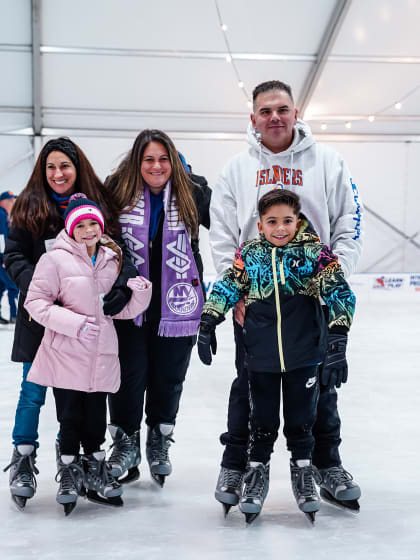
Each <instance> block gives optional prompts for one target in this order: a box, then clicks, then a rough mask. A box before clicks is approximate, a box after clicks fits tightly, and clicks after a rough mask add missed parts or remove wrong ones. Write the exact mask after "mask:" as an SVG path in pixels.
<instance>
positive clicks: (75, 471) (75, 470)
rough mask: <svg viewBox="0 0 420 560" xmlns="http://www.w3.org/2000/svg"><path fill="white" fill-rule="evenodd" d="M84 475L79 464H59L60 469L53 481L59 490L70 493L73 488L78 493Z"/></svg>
mask: <svg viewBox="0 0 420 560" xmlns="http://www.w3.org/2000/svg"><path fill="white" fill-rule="evenodd" d="M84 477H85V473H84V471H83V468H82V466H81V465H80V464H79V463H76V462H74V463H69V464H68V465H66V464H64V463H60V468H59V469H58V471H57V474H56V475H55V481H56V482H59V483H60V490H62V491H70V490H73V489H74V488H75V489H76V490H77V492H80V489H81V487H82V486H83V481H84Z"/></svg>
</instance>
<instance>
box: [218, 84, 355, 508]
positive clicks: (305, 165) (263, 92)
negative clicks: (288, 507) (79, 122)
mask: <svg viewBox="0 0 420 560" xmlns="http://www.w3.org/2000/svg"><path fill="white" fill-rule="evenodd" d="M248 142H249V148H248V150H247V151H244V152H241V153H239V154H237V155H236V156H234V157H233V158H232V159H231V160H230V161H229V162H228V163H227V164H226V166H225V167H224V169H223V171H222V173H221V176H220V177H219V179H218V181H217V183H216V185H215V187H214V190H213V194H212V200H211V208H210V216H211V219H210V221H211V226H210V244H211V250H212V256H213V261H214V264H215V267H216V271H217V275H218V278H220V277H221V275H222V273H223V272H224V270H226V269H227V268H229V267H230V266H231V264H232V260H233V257H234V253H235V250H236V249H237V248H238V247H239V246H240V244H241V243H243V242H244V241H247V240H248V239H252V238H255V237H257V236H258V229H257V222H258V212H257V206H258V200H259V198H260V197H261V196H262V195H263V194H265V193H266V192H268V191H270V190H272V189H276V188H287V189H290V190H292V191H294V192H296V193H297V194H298V195H299V197H300V199H301V203H302V212H303V213H304V214H305V216H306V217H307V218H309V220H310V221H311V222H312V225H313V226H314V228H315V230H316V231H317V233H318V235H319V237H320V239H321V241H322V242H323V243H326V244H327V245H329V246H330V247H331V248H332V249H333V251H334V253H336V254H337V255H338V257H339V261H340V264H341V266H342V268H343V270H344V273H345V275H346V277H349V276H350V274H351V273H352V272H354V270H355V268H356V264H357V261H358V259H359V257H360V253H361V249H362V204H361V201H360V198H359V195H358V192H357V188H356V185H355V184H354V183H353V181H352V179H351V175H350V172H349V170H348V168H347V166H346V164H345V162H344V160H343V158H342V157H341V156H340V155H339V154H338V153H337V152H336V151H335V150H333V149H332V148H330V147H328V146H325V145H323V144H317V143H315V140H314V138H313V137H312V134H311V131H310V128H309V126H308V125H307V124H306V123H304V122H303V121H302V120H299V119H298V118H297V109H296V107H295V105H294V101H293V96H292V91H291V88H290V86H288V85H287V84H285V83H283V82H279V81H270V82H264V83H262V84H260V85H258V86H257V87H256V88H255V90H254V91H253V113H252V114H251V123H250V124H249V127H248ZM243 314H244V305H243V304H238V305H237V306H236V308H235V312H234V335H235V344H236V360H235V364H236V369H237V377H236V379H235V380H234V381H233V384H232V387H231V392H230V397H229V409H228V431H227V432H226V433H224V434H222V435H221V436H220V441H221V443H222V444H224V445H225V446H226V447H225V451H224V454H223V459H222V463H221V467H222V468H221V471H220V475H219V479H218V482H217V487H216V492H215V496H216V499H217V500H219V501H220V502H222V504H223V505H224V508H225V510H226V511H228V510H229V508H230V506H232V505H236V504H237V503H238V501H239V494H240V488H241V483H242V478H243V474H244V472H245V470H246V464H247V445H248V436H249V432H248V420H249V398H248V373H247V368H246V353H245V348H244V345H243V337H242V326H241V325H242V324H243ZM308 328H310V327H308ZM345 381H346V379H335V378H332V377H327V378H326V376H323V375H322V370H321V373H320V398H319V404H318V418H317V422H316V424H315V426H314V429H313V435H314V437H315V448H314V451H313V457H312V461H313V464H314V465H315V466H316V467H317V468H318V469H319V470H320V472H321V475H322V482H321V495H324V497H326V498H331V499H335V500H337V501H339V502H343V505H347V506H350V507H353V506H354V507H358V504H357V501H356V500H357V499H358V498H359V497H360V488H359V486H358V485H357V484H356V483H355V482H353V480H352V477H351V475H350V474H349V473H348V472H347V471H346V470H344V469H343V467H342V464H341V459H340V455H339V452H338V447H339V445H340V442H341V439H340V418H339V415H338V411H337V392H336V390H335V387H339V386H340V384H341V382H345Z"/></svg>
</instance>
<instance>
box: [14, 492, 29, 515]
mask: <svg viewBox="0 0 420 560" xmlns="http://www.w3.org/2000/svg"><path fill="white" fill-rule="evenodd" d="M27 499H28V498H24V497H23V496H14V495H12V502H13V503H14V504H15V506H16V507H17V509H18V511H23V510H24V509H25V506H26V500H27Z"/></svg>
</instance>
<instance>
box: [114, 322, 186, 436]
mask: <svg viewBox="0 0 420 560" xmlns="http://www.w3.org/2000/svg"><path fill="white" fill-rule="evenodd" d="M114 324H115V327H116V329H117V334H118V343H119V357H120V364H121V386H120V389H119V391H118V392H117V393H115V394H113V395H109V410H110V416H111V423H112V424H116V425H117V426H119V427H120V428H122V429H123V430H124V431H125V433H126V434H128V435H131V434H132V433H133V432H135V431H136V430H138V429H139V428H140V424H141V420H142V417H143V404H144V393H145V392H146V406H145V412H146V424H147V425H148V426H150V427H154V426H156V425H157V424H160V423H164V424H175V420H176V415H177V412H178V408H179V402H180V399H181V393H182V387H183V383H184V380H185V375H186V373H187V369H188V366H189V363H190V357H191V351H192V348H193V344H194V341H195V337H193V336H181V337H163V336H158V335H157V331H158V325H157V324H156V323H145V325H144V326H142V327H136V326H135V325H134V323H133V321H115V323H114Z"/></svg>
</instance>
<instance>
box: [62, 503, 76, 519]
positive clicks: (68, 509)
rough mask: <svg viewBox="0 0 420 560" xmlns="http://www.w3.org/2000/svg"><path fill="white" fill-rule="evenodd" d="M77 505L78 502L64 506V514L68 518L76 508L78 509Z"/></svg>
mask: <svg viewBox="0 0 420 560" xmlns="http://www.w3.org/2000/svg"><path fill="white" fill-rule="evenodd" d="M76 503H77V502H69V503H68V504H62V505H63V507H64V514H65V516H66V517H67V516H68V515H70V514H71V512H72V511H73V510H74V508H75V507H76Z"/></svg>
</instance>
